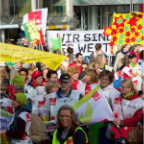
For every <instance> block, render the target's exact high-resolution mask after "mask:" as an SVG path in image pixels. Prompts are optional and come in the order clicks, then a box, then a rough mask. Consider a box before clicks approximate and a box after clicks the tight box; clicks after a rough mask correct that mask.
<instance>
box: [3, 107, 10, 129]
mask: <svg viewBox="0 0 144 144" xmlns="http://www.w3.org/2000/svg"><path fill="white" fill-rule="evenodd" d="M0 117H1V118H0V123H1V124H0V130H6V129H7V125H8V124H9V122H10V121H11V118H12V114H10V113H8V112H7V111H4V110H2V109H0Z"/></svg>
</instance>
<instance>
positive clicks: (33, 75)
mask: <svg viewBox="0 0 144 144" xmlns="http://www.w3.org/2000/svg"><path fill="white" fill-rule="evenodd" d="M41 75H42V72H40V71H34V72H33V73H32V76H31V78H32V80H33V79H34V78H37V77H39V76H41Z"/></svg>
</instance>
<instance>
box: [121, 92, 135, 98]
mask: <svg viewBox="0 0 144 144" xmlns="http://www.w3.org/2000/svg"><path fill="white" fill-rule="evenodd" d="M132 95H134V93H133V92H132V91H131V92H130V93H129V94H128V95H125V94H122V96H123V97H124V98H125V99H128V98H130V97H131V96H132Z"/></svg>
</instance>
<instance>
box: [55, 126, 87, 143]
mask: <svg viewBox="0 0 144 144" xmlns="http://www.w3.org/2000/svg"><path fill="white" fill-rule="evenodd" d="M79 129H80V130H82V131H83V133H84V134H85V137H86V143H88V137H87V134H86V133H85V131H84V130H83V129H82V128H81V127H77V128H76V130H75V133H76V132H77V130H79ZM52 144H60V142H59V140H58V139H57V129H56V130H55V131H54V134H53V140H52ZM64 144H74V143H73V137H72V136H70V137H69V138H68V139H67V140H66V141H65V142H64Z"/></svg>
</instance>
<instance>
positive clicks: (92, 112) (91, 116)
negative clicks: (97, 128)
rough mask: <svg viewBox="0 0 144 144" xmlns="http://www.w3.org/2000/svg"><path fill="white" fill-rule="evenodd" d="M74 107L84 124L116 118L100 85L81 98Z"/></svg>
mask: <svg viewBox="0 0 144 144" xmlns="http://www.w3.org/2000/svg"><path fill="white" fill-rule="evenodd" d="M73 109H74V110H75V112H76V113H77V114H78V118H79V120H80V122H81V123H82V124H92V123H98V122H102V121H112V120H114V116H113V113H112V110H111V108H110V106H109V104H108V102H107V100H106V98H105V96H104V94H103V92H102V90H101V88H100V86H97V87H96V88H94V89H93V90H92V91H90V92H89V93H88V94H87V95H86V96H85V97H83V98H82V99H80V100H79V101H78V102H77V103H76V104H75V105H74V106H73Z"/></svg>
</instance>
